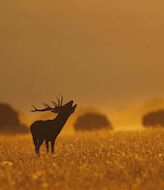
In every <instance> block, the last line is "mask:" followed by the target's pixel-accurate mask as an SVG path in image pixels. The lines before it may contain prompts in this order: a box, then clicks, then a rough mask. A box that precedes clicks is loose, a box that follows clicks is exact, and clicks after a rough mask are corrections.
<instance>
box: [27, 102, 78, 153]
mask: <svg viewBox="0 0 164 190" xmlns="http://www.w3.org/2000/svg"><path fill="white" fill-rule="evenodd" d="M72 105H73V101H70V102H68V103H67V104H65V105H64V106H62V104H61V103H60V105H59V104H58V106H56V107H55V108H51V107H49V106H48V105H46V109H42V110H38V109H36V108H35V110H33V111H52V112H55V113H58V115H57V117H56V118H54V119H52V120H46V121H36V122H34V123H33V124H32V125H31V127H30V130H31V133H32V136H33V142H34V145H35V151H36V153H37V154H39V149H40V146H41V145H42V144H43V142H44V141H45V144H46V148H47V152H48V151H49V142H51V152H52V153H54V145H55V140H56V138H57V136H58V135H59V133H60V131H61V130H62V128H63V127H64V124H65V123H66V121H67V120H68V118H69V116H70V115H71V114H72V113H73V112H74V111H75V108H76V105H75V106H72Z"/></svg>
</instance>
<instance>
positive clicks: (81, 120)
mask: <svg viewBox="0 0 164 190" xmlns="http://www.w3.org/2000/svg"><path fill="white" fill-rule="evenodd" d="M74 128H75V130H89V131H90V130H97V129H112V125H111V123H110V121H109V120H108V118H107V117H106V116H105V115H103V114H99V113H95V112H89V113H85V114H83V115H81V116H79V117H78V118H77V120H76V122H75V124H74Z"/></svg>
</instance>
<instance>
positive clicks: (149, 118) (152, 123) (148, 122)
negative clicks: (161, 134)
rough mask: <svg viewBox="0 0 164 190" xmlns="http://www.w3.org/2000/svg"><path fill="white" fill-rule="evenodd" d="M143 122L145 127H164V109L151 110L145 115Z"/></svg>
mask: <svg viewBox="0 0 164 190" xmlns="http://www.w3.org/2000/svg"><path fill="white" fill-rule="evenodd" d="M142 123H143V125H144V126H145V127H164V110H159V111H155V112H150V113H148V114H146V115H144V116H143V119H142Z"/></svg>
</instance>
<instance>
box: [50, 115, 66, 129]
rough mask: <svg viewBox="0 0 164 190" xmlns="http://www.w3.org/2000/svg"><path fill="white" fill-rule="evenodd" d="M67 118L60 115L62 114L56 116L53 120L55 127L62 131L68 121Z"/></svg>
mask: <svg viewBox="0 0 164 190" xmlns="http://www.w3.org/2000/svg"><path fill="white" fill-rule="evenodd" d="M68 118H69V116H67V115H62V114H58V115H57V116H56V118H55V119H54V121H55V123H56V125H57V127H59V128H60V129H62V128H63V127H64V125H65V123H66V121H67V120H68Z"/></svg>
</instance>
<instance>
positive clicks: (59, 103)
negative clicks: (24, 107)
mask: <svg viewBox="0 0 164 190" xmlns="http://www.w3.org/2000/svg"><path fill="white" fill-rule="evenodd" d="M57 100H58V104H57V103H56V102H55V101H51V102H52V104H53V105H54V107H51V106H49V105H48V104H46V103H42V104H43V105H44V107H45V108H43V109H38V108H36V107H35V106H33V108H34V109H33V110H31V112H40V111H41V112H43V111H51V112H57V109H58V108H60V107H62V103H63V96H61V100H60V99H59V98H58V97H57Z"/></svg>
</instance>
